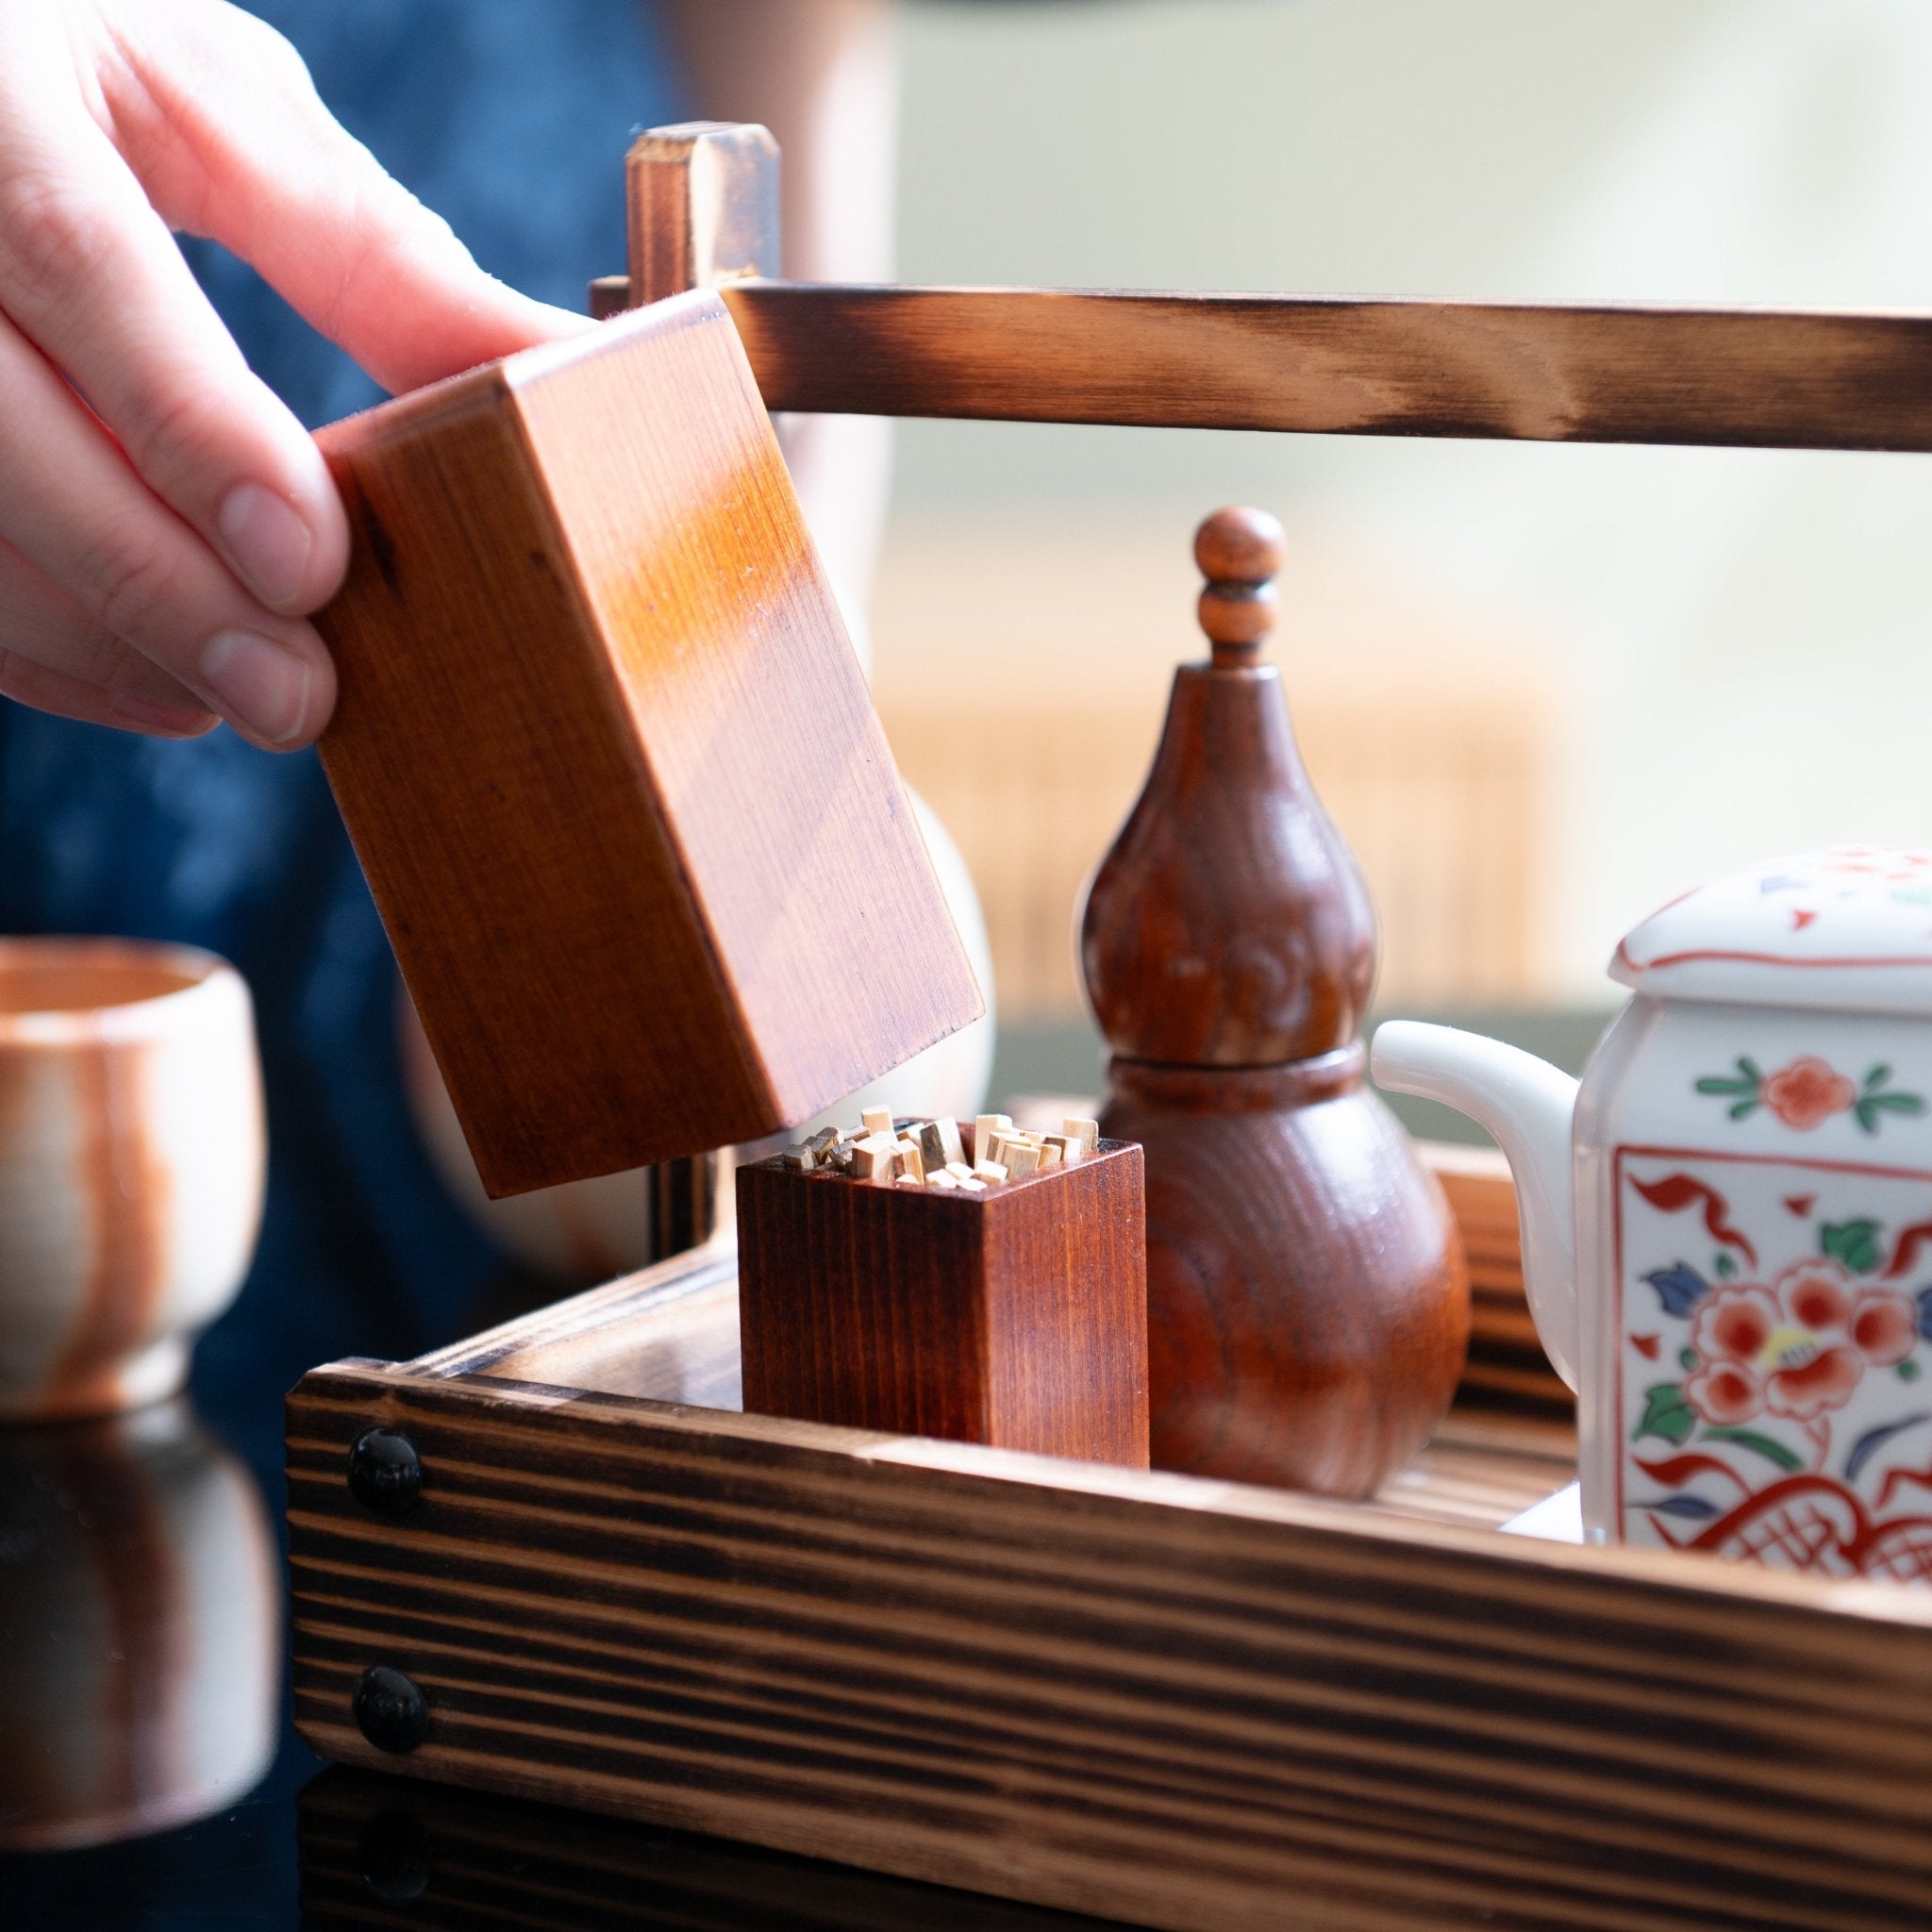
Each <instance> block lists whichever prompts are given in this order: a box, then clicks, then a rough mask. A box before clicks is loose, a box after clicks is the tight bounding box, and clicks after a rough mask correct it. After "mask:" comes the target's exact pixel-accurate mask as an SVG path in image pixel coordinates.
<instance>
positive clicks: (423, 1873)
mask: <svg viewBox="0 0 1932 1932" xmlns="http://www.w3.org/2000/svg"><path fill="white" fill-rule="evenodd" d="M358 1850H359V1852H360V1854H361V1860H362V1882H363V1884H364V1885H366V1886H367V1887H368V1888H369V1889H370V1890H371V1891H373V1892H374V1893H375V1895H376V1897H377V1898H379V1899H384V1900H387V1901H389V1902H391V1903H393V1904H400V1903H401V1902H402V1901H403V1900H404V1899H410V1898H421V1897H422V1896H423V1894H424V1893H425V1891H427V1890H429V1878H430V1869H429V1834H428V1833H427V1832H426V1831H425V1830H424V1829H423V1827H422V1825H421V1824H418V1823H417V1822H416V1820H415V1819H414V1818H412V1817H411V1816H410V1815H409V1813H408V1812H407V1811H378V1812H377V1813H376V1814H375V1817H374V1818H372V1819H371V1820H370V1821H369V1823H368V1824H365V1825H364V1826H363V1827H362V1841H361V1844H360V1845H359V1847H358Z"/></svg>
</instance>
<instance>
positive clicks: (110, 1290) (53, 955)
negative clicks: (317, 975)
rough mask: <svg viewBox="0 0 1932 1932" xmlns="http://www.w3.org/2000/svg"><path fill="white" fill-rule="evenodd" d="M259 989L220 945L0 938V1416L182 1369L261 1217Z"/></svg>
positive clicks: (143, 1385)
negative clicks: (255, 999)
mask: <svg viewBox="0 0 1932 1932" xmlns="http://www.w3.org/2000/svg"><path fill="white" fill-rule="evenodd" d="M265 1153H266V1141H265V1136H264V1132H263V1125H262V1108H261V1077H260V1073H259V1069H258V1063H257V1058H256V1051H255V1025H254V1018H253V1011H252V1008H251V1006H250V1003H249V998H248V990H247V988H246V987H245V986H244V985H243V984H242V978H241V975H240V974H237V973H236V971H235V970H234V968H233V967H232V966H229V965H227V964H226V963H225V961H223V960H221V959H218V958H215V956H214V955H213V954H212V953H204V952H199V951H196V950H195V949H193V948H192V947H187V946H168V945H158V944H151V943H147V942H143V941H132V940H83V939H4V940H0V1421H6V1422H20V1421H38V1420H52V1419H56V1418H62V1417H73V1416H87V1415H105V1414H110V1413H113V1412H115V1411H117V1410H121V1409H127V1408H133V1407H139V1406H140V1405H142V1404H143V1403H148V1402H154V1401H158V1399H159V1398H161V1397H162V1396H165V1395H171V1394H173V1393H174V1392H175V1391H176V1390H177V1389H179V1388H180V1386H181V1383H182V1380H183V1378H184V1377H185V1375H186V1374H187V1370H188V1357H189V1348H190V1345H191V1343H192V1341H193V1338H194V1337H195V1336H196V1335H197V1334H198V1333H199V1332H200V1331H201V1330H202V1329H203V1328H204V1327H206V1326H207V1325H208V1323H209V1322H211V1321H212V1320H213V1319H214V1318H215V1317H216V1316H217V1315H218V1314H220V1313H221V1311H222V1310H223V1309H224V1308H225V1307H226V1306H227V1305H228V1303H229V1301H231V1300H232V1299H233V1297H234V1294H235V1291H236V1290H237V1289H238V1288H240V1286H241V1284H242V1275H243V1274H244V1273H245V1272H246V1271H247V1267H248V1262H249V1258H250V1257H251V1256H252V1254H253V1253H254V1249H255V1238H256V1234H257V1232H258V1228H259V1226H260V1221H261V1196H262V1180H263V1172H264V1162H265Z"/></svg>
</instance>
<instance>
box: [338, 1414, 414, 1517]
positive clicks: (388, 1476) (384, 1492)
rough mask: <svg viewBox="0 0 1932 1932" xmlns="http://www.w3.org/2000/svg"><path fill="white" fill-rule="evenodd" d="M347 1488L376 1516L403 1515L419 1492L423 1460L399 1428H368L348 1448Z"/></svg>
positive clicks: (411, 1505)
mask: <svg viewBox="0 0 1932 1932" xmlns="http://www.w3.org/2000/svg"><path fill="white" fill-rule="evenodd" d="M349 1489H350V1491H351V1492H352V1493H353V1494H354V1496H355V1498H356V1500H357V1502H358V1503H360V1504H361V1505H362V1507H364V1508H365V1509H373V1510H375V1513H376V1514H377V1515H378V1516H403V1515H407V1514H408V1511H410V1510H411V1509H413V1508H414V1507H416V1499H417V1498H418V1497H419V1496H421V1495H422V1493H423V1461H422V1458H421V1457H419V1456H418V1455H417V1454H416V1445H415V1443H413V1442H412V1441H409V1439H408V1437H407V1436H406V1435H404V1434H403V1433H402V1431H401V1430H400V1429H371V1430H369V1431H368V1432H367V1433H366V1434H365V1435H361V1436H358V1438H357V1439H356V1446H355V1447H354V1448H353V1449H351V1450H350V1451H349Z"/></svg>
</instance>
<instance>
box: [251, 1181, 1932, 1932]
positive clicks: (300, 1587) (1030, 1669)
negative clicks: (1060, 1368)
mask: <svg viewBox="0 0 1932 1932" xmlns="http://www.w3.org/2000/svg"><path fill="white" fill-rule="evenodd" d="M1452 1164H1455V1165H1458V1166H1459V1167H1460V1168H1461V1169H1462V1172H1461V1173H1460V1174H1459V1175H1458V1178H1457V1184H1456V1189H1455V1192H1456V1196H1457V1207H1458V1210H1459V1212H1460V1214H1461V1216H1462V1218H1463V1220H1464V1222H1465V1224H1466V1225H1470V1226H1471V1227H1472V1229H1474V1226H1475V1225H1476V1224H1481V1225H1482V1226H1483V1227H1485V1228H1486V1229H1487V1235H1486V1241H1487V1248H1486V1252H1487V1253H1488V1254H1489V1255H1490V1257H1491V1258H1490V1262H1489V1265H1488V1268H1487V1271H1486V1272H1487V1275H1488V1280H1489V1284H1490V1292H1491V1296H1492V1298H1493V1297H1498V1296H1500V1294H1501V1293H1502V1292H1503V1291H1504V1288H1505V1287H1506V1286H1507V1285H1506V1284H1503V1285H1499V1277H1500V1276H1501V1274H1502V1270H1501V1268H1500V1267H1499V1265H1498V1257H1497V1254H1496V1250H1497V1246H1498V1241H1499V1235H1498V1230H1499V1229H1500V1228H1501V1227H1502V1226H1503V1225H1504V1224H1505V1221H1506V1219H1507V1198H1508V1197H1507V1179H1504V1178H1501V1177H1498V1176H1496V1175H1494V1174H1491V1175H1490V1176H1489V1177H1488V1178H1487V1182H1486V1183H1485V1177H1484V1176H1483V1175H1482V1174H1481V1173H1480V1171H1479V1168H1478V1171H1476V1172H1474V1174H1473V1173H1472V1172H1471V1171H1470V1163H1468V1162H1467V1161H1463V1162H1458V1163H1452ZM1499 1189H1500V1190H1505V1191H1504V1192H1502V1193H1501V1194H1499V1193H1498V1192H1497V1191H1498V1190H1499ZM1499 1210H1500V1211H1499ZM736 1315H737V1294H736V1280H735V1261H734V1257H732V1255H731V1254H730V1253H729V1252H728V1250H724V1249H714V1250H710V1251H706V1252H702V1253H699V1254H697V1255H693V1256H690V1257H683V1258H681V1259H679V1260H675V1261H673V1262H669V1263H666V1264H663V1265H661V1266H660V1267H658V1268H656V1269H653V1270H651V1271H649V1272H648V1273H646V1274H641V1275H637V1276H633V1277H630V1278H627V1279H625V1280H624V1281H620V1282H616V1283H613V1284H611V1285H610V1286H609V1287H608V1288H604V1289H599V1290H596V1291H592V1292H591V1293H589V1294H586V1295H582V1296H579V1297H577V1298H576V1299H575V1300H574V1301H571V1302H567V1303H564V1304H562V1305H560V1306H559V1307H556V1308H552V1309H549V1310H546V1311H544V1312H542V1313H541V1314H539V1315H535V1316H532V1317H529V1318H527V1319H525V1320H524V1321H521V1322H517V1323H513V1324H510V1325H509V1326H508V1327H506V1328H504V1329H500V1330H498V1331H496V1332H495V1333H493V1334H491V1335H489V1336H485V1337H482V1338H479V1339H478V1340H476V1341H473V1342H469V1343H465V1344H463V1345H462V1346H460V1347H458V1348H456V1349H452V1350H449V1351H446V1352H444V1353H442V1354H440V1355H435V1356H430V1357H424V1358H422V1359H421V1360H419V1361H415V1362H410V1363H403V1364H387V1363H379V1362H342V1363H338V1364H335V1365H333V1366H332V1367H329V1368H325V1369H321V1370H318V1371H316V1372H315V1373H314V1374H310V1375H308V1376H307V1377H305V1379H304V1380H303V1382H302V1384H301V1386H300V1387H299V1388H298V1389H297V1390H296V1391H295V1392H294V1394H293V1395H292V1396H291V1401H290V1407H289V1479H290V1531H291V1564H292V1576H293V1623H294V1641H293V1649H294V1674H295V1707H296V1719H297V1723H298V1724H299V1725H300V1727H301V1729H302V1732H303V1734H304V1736H305V1737H306V1738H307V1739H308V1741H309V1742H310V1744H312V1745H313V1746H314V1748H315V1749H317V1750H318V1751H320V1752H322V1753H323V1754H324V1755H325V1756H327V1757H334V1758H339V1759H341V1760H344V1761H347V1762H351V1763H358V1764H361V1765H365V1766H371V1767H380V1768H384V1769H389V1770H393V1771H399V1772H402V1773H404V1774H408V1775H411V1776H416V1777H424V1778H431V1779H437V1780H441V1781H444V1782H447V1783H451V1784H459V1785H471V1786H475V1787H479V1788H482V1789H485V1790H499V1791H506V1792H509V1793H514V1794H521V1795H525V1796H533V1797H540V1798H547V1799H551V1800H555V1801H558V1802H560V1803H565V1804H569V1805H574V1806H579V1807H585V1808H588V1809H591V1810H596V1811H604V1812H609V1813H614V1814H617V1815H619V1816H623V1817H629V1818H634V1819H648V1820H654V1821H657V1822H659V1823H662V1824H674V1825H678V1826H683V1827H686V1828H689V1829H692V1830H696V1831H702V1832H708V1833H714V1834H718V1835H722V1836H724V1837H729V1838H733V1839H739V1840H746V1841H748V1842H750V1843H753V1844H758V1845H763V1846H767V1847H770V1848H773V1849H775V1850H780V1851H791V1852H801V1853H807V1854H809V1855H811V1856H814V1857H830V1858H834V1859H837V1860H840V1861H842V1862H846V1863H850V1864H853V1865H858V1866H863V1867H866V1868H869V1869H872V1870H874V1871H877V1872H881V1873H888V1874H897V1875H899V1876H901V1877H906V1878H913V1879H924V1880H930V1881H937V1882H940V1883H942V1884H948V1885H954V1886H960V1887H965V1888H969V1889H972V1890H980V1891H985V1892H990V1893H993V1894H996V1895H999V1896H1002V1897H1006V1898H1009V1899H1020V1900H1025V1901H1030V1902H1033V1903H1035V1904H1039V1905H1044V1906H1052V1907H1061V1908H1065V1909H1073V1910H1080V1911H1086V1912H1091V1913H1094V1914H1097V1915H1101V1916H1106V1917H1110V1918H1117V1919H1124V1920H1126V1921H1129V1922H1132V1923H1135V1924H1145V1925H1156V1926H1168V1927H1176V1928H1203V1932H1206V1928H1215V1932H1222V1928H1226V1932H1233V1928H1237V1927H1240V1928H1246V1927H1252V1926H1257V1925H1308V1926H1316V1925H1319V1926H1322V1927H1324V1932H1326V1928H1336V1927H1364V1928H1367V1927H1375V1928H1395V1927H1404V1928H1419V1927H1424V1926H1431V1927H1432V1926H1463V1925H1470V1926H1474V1925H1479V1924H1480V1925H1505V1926H1519V1927H1527V1926H1546V1925H1553V1924H1562V1925H1568V1926H1590V1927H1603V1928H1606V1932H1608V1928H1612V1927H1615V1928H1619V1932H1632V1928H1662V1927H1671V1928H1690V1927H1692V1926H1695V1927H1699V1928H1704V1927H1710V1926H1714V1925H1724V1926H1731V1927H1746V1926H1748V1927H1774V1926H1775V1927H1785V1928H1799V1927H1804V1928H1824V1927H1834V1928H1839V1927H1843V1928H1850V1927H1858V1928H1865V1927H1879V1926H1887V1927H1899V1928H1903V1927H1907V1926H1911V1927H1923V1926H1924V1924H1927V1923H1928V1920H1932V1595H1928V1594H1926V1593H1921V1592H1916V1591H1907V1590H1904V1589H1900V1588H1896V1587H1891V1586H1887V1585H1884V1584H1876V1583H1867V1584H1825V1583H1822V1582H1819V1581H1817V1580H1815V1579H1811V1578H1807V1577H1791V1576H1780V1575H1775V1574H1771V1573H1769V1572H1766V1571H1763V1570H1757V1569H1748V1568H1743V1567H1738V1566H1732V1565H1725V1564H1721V1563H1719V1562H1717V1561H1715V1560H1710V1559H1705V1558H1700V1557H1688V1556H1676V1557H1673V1556H1669V1555H1662V1554H1656V1553H1647V1552H1634V1551H1625V1550H1620V1549H1585V1548H1581V1547H1573V1546H1569V1545H1564V1544H1557V1543H1546V1542H1541V1541H1533V1540H1529V1539H1525V1538H1522V1537H1516V1536H1508V1535H1502V1534H1499V1533H1498V1532H1497V1529H1496V1525H1497V1524H1500V1523H1501V1522H1502V1521H1503V1520H1504V1519H1505V1518H1507V1517H1508V1516H1510V1515H1512V1514H1514V1513H1515V1512H1516V1511H1518V1510H1519V1509H1521V1508H1522V1507H1524V1506H1525V1505H1527V1504H1529V1503H1531V1502H1534V1501H1536V1500H1537V1499H1539V1498H1540V1497H1541V1496H1543V1495H1544V1494H1546V1493H1548V1492H1549V1491H1552V1490H1554V1489H1555V1488H1557V1486H1558V1485H1559V1484H1560V1483H1561V1482H1562V1481H1564V1480H1566V1479H1567V1477H1568V1475H1569V1474H1570V1472H1571V1468H1572V1457H1573V1451H1574V1443H1573V1439H1572V1437H1571V1434H1570V1432H1569V1430H1568V1428H1567V1427H1566V1425H1565V1424H1563V1423H1561V1422H1560V1421H1556V1420H1552V1419H1551V1418H1550V1416H1549V1415H1548V1413H1547V1412H1546V1407H1545V1410H1544V1412H1539V1411H1538V1409H1537V1408H1536V1407H1531V1408H1530V1409H1529V1410H1527V1411H1526V1412H1512V1411H1511V1410H1510V1409H1509V1408H1508V1407H1505V1406H1503V1405H1502V1404H1501V1403H1499V1402H1498V1400H1497V1399H1496V1397H1495V1396H1494V1394H1493V1393H1492V1392H1491V1391H1489V1390H1488V1389H1487V1388H1486V1387H1485V1386H1484V1384H1483V1381H1482V1372H1481V1369H1480V1367H1479V1368H1478V1372H1477V1377H1476V1379H1475V1380H1474V1381H1473V1382H1472V1383H1471V1384H1469V1385H1467V1386H1466V1387H1465V1390H1464V1394H1463V1398H1462V1401H1461V1402H1460V1404H1459V1405H1458V1407H1457V1411H1456V1412H1455V1413H1454V1414H1453V1415H1452V1417H1451V1418H1450V1421H1449V1423H1448V1424H1447V1425H1445V1427H1444V1429H1443V1431H1442V1432H1441V1435H1440V1436H1439V1438H1438V1440H1437V1441H1436V1442H1435V1443H1434V1444H1432V1445H1431V1447H1430V1449H1429V1450H1428V1451H1427V1452H1426V1453H1425V1455H1424V1457H1423V1458H1422V1460H1421V1461H1420V1463H1419V1464H1418V1465H1417V1466H1416V1467H1415V1468H1414V1469H1413V1470H1411V1471H1410V1472H1409V1473H1408V1474H1407V1475H1406V1476H1405V1477H1403V1478H1401V1479H1399V1480H1398V1481H1397V1482H1396V1483H1395V1484H1393V1485H1391V1487H1390V1489H1389V1490H1388V1491H1385V1492H1384V1494H1383V1496H1382V1497H1381V1499H1380V1500H1379V1501H1378V1502H1376V1503H1374V1504H1371V1505H1366V1506H1353V1505H1343V1504H1335V1503H1327V1502H1323V1501H1320V1500H1316V1499H1312V1498H1308V1497H1303V1496H1296V1495H1291V1494H1288V1493H1285V1492H1277V1491H1266V1490H1258V1489H1246V1488H1241V1487H1237V1486H1232V1485H1224V1484H1218V1483H1212V1482H1207V1481H1202V1480H1198V1479H1195V1478H1191V1477H1185V1476H1175V1475H1169V1474H1159V1473H1154V1474H1149V1473H1144V1472H1133V1471H1126V1470H1119V1469H1109V1468H1106V1467H1102V1466H1099V1465H1095V1464H1089V1463H1078V1462H1071V1461H1060V1460H1055V1459H1051V1458H1047V1457H1035V1456H1027V1455H1020V1454H1015V1453H1012V1452H1008V1451H1002V1450H996V1449H987V1448H981V1447H978V1446H975V1445H970V1444H963V1443H952V1442H941V1441H931V1440H927V1439H923V1438H907V1437H889V1436H880V1435H874V1434H864V1433H860V1432H858V1431H853V1430H845V1429H837V1428H830V1427H826V1426H824V1425H820V1424H810V1423H793V1422H778V1421H774V1420H771V1419H767V1418H763V1417H758V1416H753V1415H744V1414H742V1413H741V1412H739V1410H738V1407H737V1404H738V1378H739V1370H738V1350H737V1334H736ZM372 1429H382V1430H388V1431H392V1432H396V1433H398V1434H400V1435H402V1436H403V1437H405V1438H407V1440H408V1444H409V1445H412V1447H413V1451H414V1453H415V1455H416V1456H417V1457H420V1491H419V1492H418V1493H416V1494H415V1496H414V1500H413V1502H412V1503H408V1507H405V1508H404V1509H403V1510H402V1512H401V1513H388V1511H389V1509H390V1508H392V1507H393V1506H394V1504H395V1502H396V1501H397V1500H398V1499H399V1498H400V1499H402V1500H405V1501H407V1500H408V1499H407V1491H408V1485H407V1484H405V1485H402V1486H401V1487H400V1488H396V1487H394V1486H391V1488H389V1489H387V1490H384V1489H378V1488H373V1487H371V1486H370V1485H369V1484H367V1483H366V1482H365V1483H364V1484H363V1486H362V1487H363V1488H364V1490H365V1492H366V1493H369V1494H371V1495H373V1496H375V1498H376V1499H377V1502H378V1504H379V1505H380V1506H382V1507H370V1506H369V1505H368V1504H365V1503H364V1502H362V1501H359V1500H358V1495H357V1493H356V1491H355V1490H354V1489H352V1487H351V1480H350V1475H351V1460H352V1457H351V1452H352V1448H353V1446H354V1445H355V1444H356V1443H357V1442H358V1441H359V1440H361V1439H362V1438H363V1437H364V1436H365V1434H366V1433H367V1432H369V1431H371V1430H372ZM372 1669H386V1670H390V1671H393V1672H396V1673H400V1674H401V1675H402V1678H403V1679H405V1680H406V1684H405V1686H404V1689H405V1691H408V1692H409V1693H411V1694H415V1695H419V1696H420V1700H421V1707H420V1712H419V1713H418V1714H419V1716H420V1729H421V1733H422V1735H421V1741H420V1742H418V1743H416V1744H414V1746H413V1748H409V1749H408V1750H407V1751H405V1752H401V1753H398V1752H396V1751H393V1750H385V1749H383V1748H380V1747H378V1746H377V1745H376V1744H374V1743H372V1742H371V1741H370V1740H369V1738H368V1737H366V1736H365V1735H364V1734H363V1731H362V1730H361V1728H359V1727H358V1721H357V1717H356V1715H355V1710H356V1706H357V1692H358V1685H359V1684H361V1683H362V1682H363V1680H364V1676H365V1674H366V1673H368V1672H370V1671H371V1670H372ZM368 1708H369V1706H368V1705H367V1703H366V1702H365V1710H367V1709H368ZM377 1727H378V1728H380V1726H379V1725H378V1726H377ZM389 1735H390V1736H391V1741H392V1742H393V1741H399V1739H398V1738H397V1736H396V1735H395V1734H394V1733H390V1734H389Z"/></svg>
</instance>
